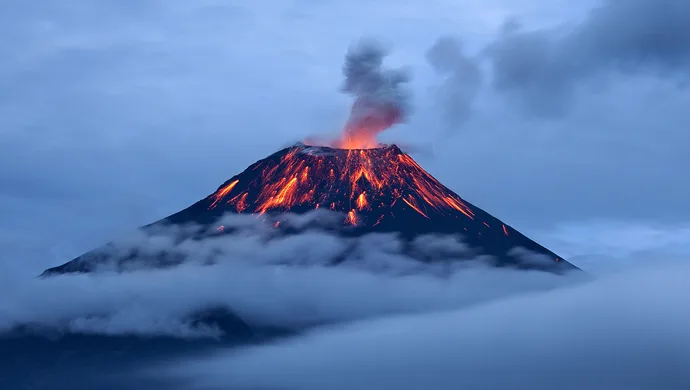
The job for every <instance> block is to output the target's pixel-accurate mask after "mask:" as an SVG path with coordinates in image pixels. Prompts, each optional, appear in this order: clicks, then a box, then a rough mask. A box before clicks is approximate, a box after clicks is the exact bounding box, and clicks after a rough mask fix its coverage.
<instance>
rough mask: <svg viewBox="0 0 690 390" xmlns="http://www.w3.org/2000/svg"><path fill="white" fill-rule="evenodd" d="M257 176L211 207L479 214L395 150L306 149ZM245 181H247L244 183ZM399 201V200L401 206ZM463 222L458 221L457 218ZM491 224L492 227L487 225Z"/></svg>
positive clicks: (360, 214) (377, 214)
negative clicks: (323, 207)
mask: <svg viewBox="0 0 690 390" xmlns="http://www.w3.org/2000/svg"><path fill="white" fill-rule="evenodd" d="M251 169H252V170H253V171H258V174H257V175H255V178H254V179H253V180H252V181H251V182H249V183H247V182H243V183H244V184H243V185H241V186H240V185H238V183H239V179H238V178H234V179H232V180H231V181H229V182H228V183H226V184H225V185H224V186H222V187H221V188H219V189H218V190H217V191H216V192H215V193H214V194H212V195H211V196H210V197H209V203H210V205H209V206H208V208H209V209H213V208H216V207H218V205H219V204H221V202H222V201H223V200H225V204H226V206H225V208H226V209H227V208H229V209H231V210H233V209H234V211H236V212H238V213H243V212H250V213H257V214H264V213H266V212H268V211H272V210H276V211H288V210H293V209H297V211H300V210H301V211H305V210H308V209H317V208H319V207H320V206H325V205H329V206H328V208H330V209H331V210H334V211H340V212H342V213H343V214H346V223H347V224H350V225H359V224H361V223H364V222H366V220H369V222H368V224H374V222H375V221H376V223H380V222H381V220H382V219H383V216H384V215H393V211H394V208H399V207H403V208H405V207H407V208H409V209H411V210H413V211H414V212H416V213H418V214H419V215H421V216H423V217H424V218H427V219H429V218H431V215H432V214H434V215H439V214H441V215H455V214H454V213H455V212H459V213H460V214H458V215H461V216H464V217H466V218H469V219H470V220H474V219H475V215H474V214H475V213H474V211H473V210H472V209H471V208H470V207H469V206H468V205H467V204H465V202H464V201H463V200H462V199H461V198H460V197H458V196H457V195H455V194H454V193H453V192H452V191H450V190H449V189H448V188H446V187H445V186H443V185H442V184H441V183H440V182H438V181H437V180H436V179H435V178H434V177H433V176H431V175H430V174H429V173H427V172H426V171H425V170H424V169H422V167H421V166H419V164H417V163H416V162H415V161H414V160H413V159H412V158H411V157H410V156H408V155H406V154H404V153H403V152H402V151H400V149H398V148H397V147H396V146H388V147H381V148H373V149H333V148H327V147H308V146H305V145H302V146H297V147H294V148H291V149H289V150H288V151H287V152H285V153H282V154H280V155H278V156H277V157H276V158H274V159H265V160H263V161H261V162H259V163H257V165H256V166H253V167H252V168H251ZM242 180H246V179H242ZM398 201H400V202H398ZM456 218H458V217H456ZM487 226H488V225H487Z"/></svg>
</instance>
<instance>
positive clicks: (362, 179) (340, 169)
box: [43, 143, 577, 275]
mask: <svg viewBox="0 0 690 390" xmlns="http://www.w3.org/2000/svg"><path fill="white" fill-rule="evenodd" d="M319 209H322V210H330V211H332V212H334V214H336V213H340V215H341V217H342V218H340V220H339V221H338V223H337V224H336V226H335V227H332V228H331V230H330V231H331V233H333V234H337V235H340V236H346V237H357V236H362V235H366V234H371V233H395V234H397V235H398V237H400V238H401V239H402V240H406V241H411V240H414V239H415V238H419V237H423V236H427V235H451V236H453V237H458V239H460V240H462V242H464V243H465V244H466V245H468V246H469V247H471V248H472V249H473V250H474V251H475V253H478V254H483V255H488V256H489V257H491V258H492V259H493V265H495V266H498V267H517V268H527V269H539V270H543V271H548V272H554V273H561V272H564V271H568V270H573V269H577V267H575V266H573V265H572V264H570V263H568V262H567V261H565V260H563V259H562V258H561V257H560V256H558V255H556V254H555V253H553V252H551V251H549V250H548V249H546V248H544V247H543V246H541V245H539V244H537V243H536V242H534V241H532V240H531V239H529V238H527V237H526V236H524V235H523V234H521V233H519V232H518V231H517V230H515V229H513V228H512V227H510V226H509V225H507V224H505V223H503V222H502V221H500V220H498V219H497V218H495V217H493V216H491V215H490V214H488V213H486V212H485V211H483V210H481V209H480V208H478V207H476V206H474V205H472V204H471V203H469V202H467V201H465V200H463V199H462V198H460V196H458V195H457V194H455V193H454V192H453V191H451V190H450V189H448V188H446V187H445V186H443V185H442V184H441V183H440V182H439V181H438V180H436V179H435V178H434V177H433V176H431V175H430V174H429V173H427V172H426V171H425V170H424V169H423V168H422V167H421V166H419V164H417V163H416V162H415V161H414V160H413V159H412V158H411V157H410V156H409V155H407V154H405V153H403V152H402V151H401V150H400V149H399V148H398V147H397V146H395V145H391V146H383V147H379V148H373V149H336V148H331V147H320V146H308V145H305V144H302V143H298V144H296V145H294V146H292V147H289V148H285V149H283V150H280V151H278V152H276V153H274V154H272V155H270V156H268V157H266V158H264V159H263V160H260V161H257V162H256V163H254V164H252V165H251V166H249V167H248V168H247V169H245V170H244V172H242V173H240V174H238V175H236V176H234V177H232V178H231V179H230V180H228V181H226V182H225V183H223V185H221V186H220V187H219V188H218V189H217V190H216V191H215V192H214V193H212V194H211V195H209V196H207V197H206V198H204V199H202V200H200V201H198V202H196V203H195V204H193V205H192V206H190V207H188V208H186V209H184V210H182V211H180V212H178V213H175V214H173V215H170V216H168V217H166V218H164V219H162V220H160V221H157V222H154V223H153V224H150V225H147V226H144V227H142V229H151V228H155V227H157V226H171V225H172V226H177V225H187V224H196V225H198V226H205V227H208V228H213V229H208V231H212V232H213V233H212V234H213V235H222V234H232V231H231V229H225V226H223V225H221V224H220V221H221V218H222V217H223V216H224V215H226V214H228V213H233V214H237V213H239V214H256V215H260V216H273V217H274V218H277V219H276V221H277V222H275V225H274V226H275V228H276V230H280V229H284V230H283V233H284V234H291V233H293V234H294V231H292V232H291V231H290V229H289V228H288V227H283V226H281V225H280V216H281V215H284V213H295V214H305V213H308V212H313V211H314V210H319ZM104 253H105V252H104V251H102V250H99V249H97V250H94V251H91V252H88V253H86V254H84V255H82V256H79V257H77V258H76V259H74V260H72V261H70V262H68V263H65V264H63V265H61V266H58V267H54V268H50V269H48V270H46V271H45V272H44V274H43V275H50V274H56V273H72V272H90V271H92V270H94V269H95V267H96V266H97V265H98V264H100V263H103V262H104V261H107V259H106V257H107V255H105V254H104ZM526 254H528V255H529V256H531V257H537V258H539V259H540V260H539V261H525V257H526ZM137 256H139V254H137V253H136V252H132V253H131V254H130V256H129V257H130V258H133V257H137ZM160 256H164V255H163V254H161V255H160ZM160 256H158V257H159V258H160ZM422 261H423V260H422Z"/></svg>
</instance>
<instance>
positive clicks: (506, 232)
mask: <svg viewBox="0 0 690 390" xmlns="http://www.w3.org/2000/svg"><path fill="white" fill-rule="evenodd" d="M503 234H505V235H506V236H508V229H506V225H503Z"/></svg>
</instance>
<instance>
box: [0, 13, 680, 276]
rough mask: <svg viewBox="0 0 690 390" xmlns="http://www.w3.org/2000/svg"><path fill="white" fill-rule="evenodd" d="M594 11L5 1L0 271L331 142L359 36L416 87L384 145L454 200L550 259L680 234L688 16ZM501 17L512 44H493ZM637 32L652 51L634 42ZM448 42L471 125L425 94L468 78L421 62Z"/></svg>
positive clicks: (86, 243)
mask: <svg viewBox="0 0 690 390" xmlns="http://www.w3.org/2000/svg"><path fill="white" fill-rule="evenodd" d="M597 4H598V3H597V2H594V1H585V2H580V3H578V4H577V5H574V3H572V2H565V1H546V0H529V1H527V0H523V1H513V0H511V1H508V0H492V1H486V2H481V3H478V2H474V1H434V2H429V1H418V2H415V1H409V2H404V3H401V2H398V1H388V0H385V1H377V2H365V1H339V0H337V1H328V2H313V1H280V2H277V1H268V0H265V1H255V2H251V3H248V2H243V3H239V2H233V1H198V2H193V3H190V2H184V1H141V2H137V4H136V5H128V6H123V5H122V4H121V3H119V2H114V1H100V2H89V1H76V2H72V3H70V4H69V5H67V4H65V3H64V2H60V1H47V2H44V3H42V5H41V7H37V6H36V5H35V4H34V3H31V2H12V3H8V4H5V5H3V6H2V7H3V8H4V9H3V12H1V13H0V22H1V23H0V25H1V26H2V27H0V29H1V32H2V34H3V36H5V37H11V39H4V40H3V41H2V43H0V51H1V52H2V53H3V58H4V59H5V60H3V61H2V64H0V86H1V88H0V163H1V164H0V213H2V216H3V218H2V219H1V220H0V232H2V234H1V236H2V238H1V239H0V246H1V247H2V248H3V253H5V256H7V257H6V258H5V259H4V260H5V262H9V263H10V264H11V265H12V266H13V268H14V267H16V268H20V269H27V270H30V271H31V272H35V271H37V270H40V269H41V268H43V267H45V266H47V265H50V264H57V263H61V262H63V261H64V260H66V259H68V258H71V257H73V256H76V255H78V254H80V253H82V252H84V251H86V250H88V249H90V248H92V247H94V246H96V245H99V244H100V243H102V242H104V241H106V240H108V239H110V238H111V237H113V236H114V235H117V234H119V233H121V232H124V231H127V230H130V229H132V228H133V227H136V226H139V225H142V224H144V223H148V222H151V221H153V220H157V219H159V218H161V217H164V216H166V215H168V214H170V213H172V212H175V211H177V210H179V209H181V208H184V207H186V206H187V205H189V204H191V203H192V202H194V201H195V200H197V199H199V198H202V197H204V196H205V195H207V194H208V193H210V192H212V191H213V190H214V189H215V188H216V187H217V185H219V184H220V183H221V182H223V181H224V180H226V179H227V178H229V177H230V176H232V175H234V174H236V173H238V172H239V171H241V170H243V169H244V168H245V167H246V166H248V165H249V164H251V163H252V162H254V161H256V160H258V159H260V158H263V157H265V156H266V155H268V154H270V153H272V152H273V151H275V150H277V149H278V148H281V147H283V146H286V145H289V144H291V143H294V142H296V141H298V140H300V139H302V138H304V137H305V136H307V135H312V134H322V133H333V132H336V131H338V129H339V128H340V126H341V125H342V124H343V122H344V121H345V119H346V116H347V113H348V110H349V103H350V100H349V97H347V96H345V95H343V94H341V93H339V90H338V88H339V87H340V86H341V83H342V75H341V66H342V60H343V56H344V54H345V52H346V49H347V47H348V46H349V45H350V44H351V43H353V42H354V41H356V40H357V39H359V38H361V37H374V38H377V39H379V40H381V41H383V42H384V43H385V44H387V45H389V46H390V48H391V53H392V54H391V56H390V58H388V60H389V64H390V65H391V66H406V67H409V69H410V70H411V72H412V75H413V80H412V82H411V85H412V89H413V93H414V96H413V104H414V108H413V112H412V116H411V118H410V120H409V122H408V123H407V124H404V125H401V126H398V127H396V128H393V129H391V130H389V131H388V132H387V134H385V135H384V136H383V140H384V141H387V142H397V143H400V144H403V145H410V146H411V147H413V148H414V149H415V150H417V152H416V153H415V154H414V157H415V158H416V159H417V160H418V161H419V162H420V163H421V164H422V166H424V167H425V168H426V169H427V170H428V171H429V172H431V173H432V174H433V175H435V176H436V177H437V178H439V179H440V180H441V181H442V182H443V183H444V184H446V185H447V186H449V187H450V188H452V189H453V190H455V191H456V192H457V193H459V194H460V195H461V196H463V197H464V198H466V199H467V200H469V201H471V202H473V203H474V204H476V205H478V206H480V207H482V208H484V209H485V210H487V211H489V212H490V213H492V214H494V215H496V216H497V217H499V218H501V219H504V220H506V221H507V222H508V223H510V224H512V225H514V226H516V227H517V228H518V229H520V230H522V231H524V232H526V233H527V234H528V235H531V236H533V237H535V238H537V239H538V240H540V241H542V243H544V244H545V245H546V246H549V247H551V248H553V249H554V250H555V251H561V252H563V253H562V254H563V256H566V257H569V256H573V255H583V254H589V253H590V252H592V251H594V252H597V254H606V255H608V254H612V255H617V254H618V253H608V252H611V251H614V252H615V249H612V248H617V247H625V246H626V245H627V243H628V242H629V240H632V242H635V243H636V245H640V243H644V242H649V247H650V248H653V247H655V246H658V242H659V240H658V239H656V238H655V237H657V235H662V236H665V235H667V234H668V235H671V236H679V235H682V234H678V233H677V232H683V231H687V230H683V229H687V227H686V226H687V224H688V222H689V221H690V207H688V206H687V203H686V199H688V197H689V196H690V186H689V185H688V184H687V183H688V180H687V174H686V173H685V169H686V168H687V167H688V166H690V156H689V155H688V154H687V153H686V145H687V143H688V141H689V140H690V136H689V135H688V132H687V129H686V128H685V124H687V123H688V120H689V119H690V117H689V115H690V114H688V111H687V110H686V107H687V106H688V104H690V98H688V96H690V95H688V93H687V89H686V88H685V83H684V79H685V74H684V71H683V66H682V65H683V64H685V63H686V62H684V61H686V60H687V58H688V52H690V50H688V47H687V44H685V43H683V42H686V41H687V40H683V38H684V37H685V36H684V35H683V34H686V35H687V32H685V31H684V30H683V29H682V28H678V26H681V27H682V25H683V24H682V22H683V19H682V18H683V17H685V16H686V15H687V12H686V11H687V6H685V5H684V2H679V1H675V2H674V1H663V2H659V3H652V2H649V1H641V0H640V1H633V2H628V3H626V4H628V5H623V6H621V5H620V4H621V3H620V2H613V3H612V5H611V4H605V5H604V8H602V9H601V10H599V11H597V12H598V13H596V12H595V13H593V14H590V13H588V12H589V11H590V9H591V8H592V7H593V6H595V5H597ZM655 4H658V5H655ZM672 7H676V8H675V11H673V8H672ZM640 14H642V15H656V16H655V17H654V18H650V19H652V22H649V23H646V22H645V23H642V22H640V20H638V19H635V18H636V17H637V16H635V15H640ZM616 18H618V19H616ZM664 18H666V19H664ZM669 18H670V19H669ZM511 20H513V21H519V23H520V24H521V25H522V26H523V27H522V28H523V30H524V31H525V32H524V33H522V35H520V34H521V32H520V31H518V33H517V35H514V36H509V37H506V36H502V35H501V31H502V30H503V29H505V26H506V21H511ZM511 23H512V22H511ZM511 23H508V25H512V24H511ZM602 26H603V27H602ZM606 26H608V27H606ZM607 28H608V30H607ZM612 31H613V32H614V33H612ZM639 31H642V33H639ZM597 34H599V35H597ZM645 34H647V35H645ZM650 34H651V36H656V37H659V36H660V37H663V38H664V39H663V42H666V44H665V45H666V46H668V47H667V48H666V49H664V48H663V47H662V48H661V49H654V47H661V46H659V45H657V46H649V45H647V46H645V39H646V38H645V37H647V36H649V35H650ZM444 36H452V37H454V38H455V39H457V41H459V42H461V44H462V50H463V51H464V56H465V57H466V59H467V60H468V61H472V63H475V64H477V66H479V67H480V68H481V69H482V79H481V88H480V89H479V91H478V92H477V93H476V96H475V95H473V96H472V97H471V99H469V102H470V103H469V104H470V106H471V107H470V114H468V116H467V117H466V118H464V119H463V120H460V121H455V122H449V121H448V120H446V118H445V117H444V115H443V113H444V109H446V108H447V107H451V108H452V107H458V109H459V107H460V106H459V105H461V104H466V100H463V101H457V100H456V101H454V100H453V99H454V97H453V96H457V94H456V95H453V94H452V93H451V94H450V95H448V94H446V95H441V94H440V93H439V91H440V90H441V87H443V86H446V87H445V88H446V90H447V89H448V88H450V89H452V88H456V92H457V89H458V88H459V89H461V88H462V86H463V84H462V83H460V84H458V85H455V86H454V85H453V80H452V76H447V75H439V74H436V73H434V70H433V68H432V67H431V66H430V64H429V63H428V62H427V59H426V53H427V51H428V50H429V48H430V47H432V45H433V44H434V43H435V42H436V40H437V39H439V38H440V37H444ZM593 37H594V38H593ZM597 37H599V38H597ZM600 37H609V38H610V39H602V38H600ZM672 37H676V38H677V39H675V40H674V39H672ZM511 39H512V40H511ZM601 42H603V43H601ZM640 42H641V43H640ZM673 45H676V46H673ZM662 46H663V45H662ZM649 47H652V49H650V48H649ZM516 53H517V54H516ZM671 54H672V55H671ZM449 80H450V81H449ZM449 96H450V97H449ZM612 231H615V232H617V233H615V234H614V233H612ZM640 232H649V234H648V235H645V234H641V233H640ZM592 236H594V237H607V239H606V240H607V241H608V244H609V245H608V246H604V247H602V246H596V245H594V246H592V245H591V244H592V241H593V239H592ZM613 241H615V242H613ZM643 249H648V248H643ZM674 250H676V249H674ZM600 252H605V253H600Z"/></svg>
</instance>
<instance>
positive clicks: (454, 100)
mask: <svg viewBox="0 0 690 390" xmlns="http://www.w3.org/2000/svg"><path fill="white" fill-rule="evenodd" d="M426 59H427V62H428V63H429V64H430V65H431V66H432V67H433V68H434V71H435V72H436V73H437V74H438V75H439V76H441V77H442V78H443V82H442V84H441V86H440V87H439V89H438V96H437V98H438V103H439V105H440V107H441V109H442V113H443V116H444V119H446V121H447V122H448V124H449V125H450V126H452V127H457V126H459V125H461V124H463V123H464V122H465V121H466V120H467V119H468V118H469V117H470V115H471V114H472V110H473V106H474V101H475V100H476V98H477V95H478V93H479V91H480V89H481V86H482V82H483V77H482V73H481V69H480V68H479V61H478V60H476V59H474V58H471V57H469V56H467V55H466V54H465V53H464V47H463V44H462V42H461V41H460V40H458V39H456V38H454V37H441V38H439V39H438V40H437V41H436V43H434V45H433V46H432V47H431V48H430V49H429V50H428V51H427V53H426Z"/></svg>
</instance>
